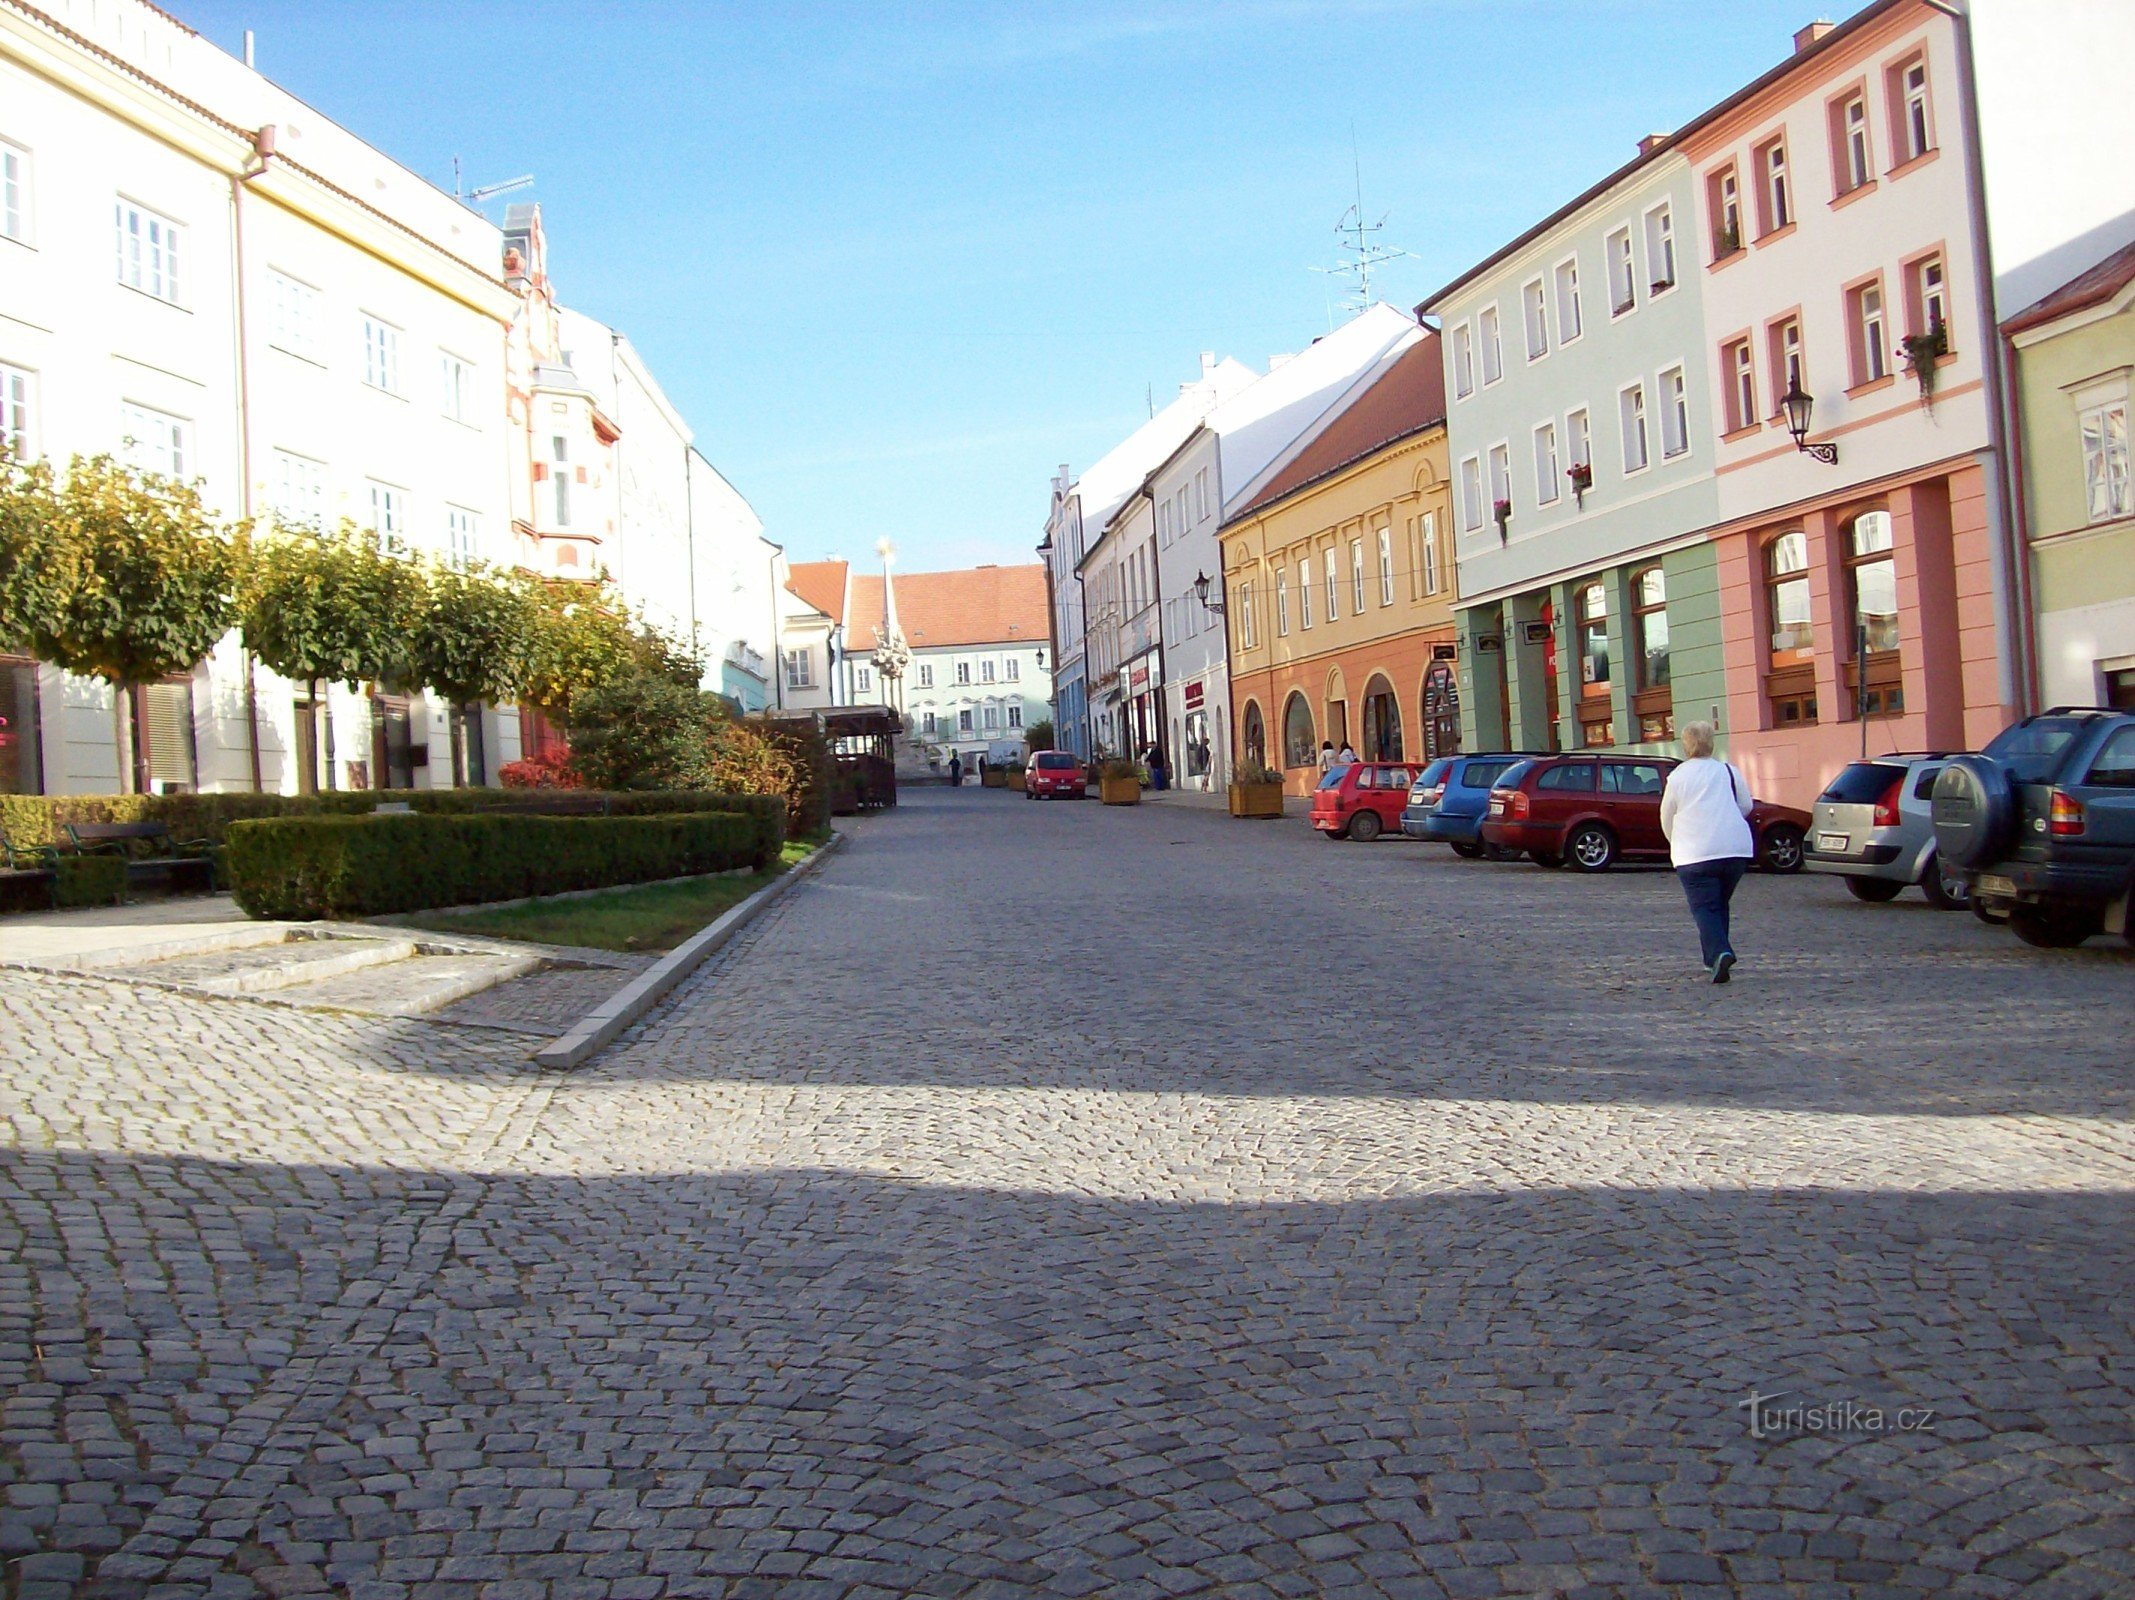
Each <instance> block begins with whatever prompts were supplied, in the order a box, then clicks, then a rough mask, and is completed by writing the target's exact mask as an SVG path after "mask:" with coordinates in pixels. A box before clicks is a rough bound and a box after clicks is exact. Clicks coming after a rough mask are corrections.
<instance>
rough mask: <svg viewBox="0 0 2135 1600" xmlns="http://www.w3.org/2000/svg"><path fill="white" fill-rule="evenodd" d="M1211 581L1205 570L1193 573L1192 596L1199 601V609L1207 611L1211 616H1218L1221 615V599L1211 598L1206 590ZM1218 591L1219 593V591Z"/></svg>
mask: <svg viewBox="0 0 2135 1600" xmlns="http://www.w3.org/2000/svg"><path fill="white" fill-rule="evenodd" d="M1212 581H1213V580H1211V579H1210V577H1209V575H1208V574H1207V573H1205V572H1197V573H1195V574H1194V598H1195V599H1196V600H1199V601H1200V602H1201V609H1202V610H1203V611H1206V612H1208V613H1209V614H1210V615H1211V616H1217V617H1220V616H1222V615H1223V602H1222V601H1221V600H1211V599H1209V597H1208V591H1209V587H1210V584H1211V582H1212ZM1218 592H1219V593H1220V592H1221V591H1218Z"/></svg>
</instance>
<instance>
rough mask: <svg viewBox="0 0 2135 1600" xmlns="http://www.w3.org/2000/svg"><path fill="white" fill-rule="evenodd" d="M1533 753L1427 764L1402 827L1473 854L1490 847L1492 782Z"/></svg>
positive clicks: (1447, 758)
mask: <svg viewBox="0 0 2135 1600" xmlns="http://www.w3.org/2000/svg"><path fill="white" fill-rule="evenodd" d="M1529 759H1531V758H1530V757H1527V756H1522V755H1507V754H1504V753H1503V752H1498V753H1494V754H1489V755H1472V756H1442V757H1440V758H1439V759H1438V760H1436V761H1434V762H1432V763H1431V764H1430V765H1429V766H1427V767H1425V768H1424V769H1423V771H1422V772H1421V773H1419V774H1418V775H1417V778H1416V781H1415V782H1414V783H1413V784H1411V785H1410V786H1409V798H1408V807H1407V809H1406V810H1404V811H1403V812H1402V813H1401V831H1402V832H1403V833H1405V834H1407V835H1408V836H1409V837H1410V838H1411V839H1436V840H1438V841H1439V842H1441V843H1443V844H1449V845H1451V846H1452V847H1453V853H1454V854H1455V855H1458V856H1467V857H1469V858H1470V859H1471V860H1472V859H1473V858H1474V857H1476V856H1479V855H1482V854H1483V853H1484V852H1485V851H1486V850H1487V849H1488V848H1489V847H1488V846H1487V845H1485V844H1484V843H1483V840H1482V827H1483V814H1484V813H1485V812H1487V811H1488V810H1489V809H1490V786H1491V785H1492V784H1494V783H1496V782H1497V781H1498V779H1499V778H1501V777H1503V776H1504V775H1505V773H1506V771H1507V770H1508V769H1509V768H1511V767H1514V766H1517V765H1518V764H1519V763H1520V762H1522V761H1525V760H1529Z"/></svg>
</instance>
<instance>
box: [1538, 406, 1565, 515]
mask: <svg viewBox="0 0 2135 1600" xmlns="http://www.w3.org/2000/svg"><path fill="white" fill-rule="evenodd" d="M1561 471H1562V469H1561V468H1560V467H1559V466H1558V465H1557V425H1556V424H1555V423H1554V422H1545V423H1543V424H1542V426H1541V427H1539V428H1537V429H1535V501H1536V503H1537V504H1539V505H1545V506H1550V505H1555V504H1556V503H1557V497H1558V495H1559V494H1561V493H1562V492H1563V491H1562V490H1560V489H1559V488H1558V487H1557V477H1558V474H1559V473H1560V472H1561Z"/></svg>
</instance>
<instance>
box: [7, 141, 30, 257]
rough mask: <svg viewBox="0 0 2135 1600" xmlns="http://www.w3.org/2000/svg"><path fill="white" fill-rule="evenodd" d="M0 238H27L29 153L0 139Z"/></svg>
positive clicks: (21, 241) (26, 240)
mask: <svg viewBox="0 0 2135 1600" xmlns="http://www.w3.org/2000/svg"><path fill="white" fill-rule="evenodd" d="M0 239H12V240H14V241H15V242H16V243H17V244H28V243H29V242H30V153H29V151H27V150H25V149H23V148H22V146H21V145H19V144H10V143H9V142H8V141H7V140H5V139H0Z"/></svg>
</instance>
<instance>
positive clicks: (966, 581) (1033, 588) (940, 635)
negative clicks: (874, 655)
mask: <svg viewBox="0 0 2135 1600" xmlns="http://www.w3.org/2000/svg"><path fill="white" fill-rule="evenodd" d="M796 570H798V569H796ZM852 614H853V620H852V625H851V627H850V629H849V630H848V632H849V635H850V637H851V638H852V640H853V642H854V643H855V644H856V645H863V646H872V645H873V644H874V643H875V635H876V631H877V629H878V628H879V627H880V625H881V622H882V579H881V577H880V575H871V574H855V575H854V577H853V606H852ZM897 621H898V623H899V624H900V625H901V626H902V627H903V628H904V637H905V642H906V643H907V644H909V645H911V647H912V648H913V649H914V650H929V649H932V650H939V649H942V648H944V647H946V646H949V645H965V644H1045V643H1047V642H1048V641H1049V640H1050V639H1051V637H1052V633H1051V630H1050V629H1049V628H1048V626H1047V624H1046V616H1045V568H1044V567H1043V566H1041V565H1038V564H1036V563H1033V564H1032V565H1030V566H1027V567H990V566H989V567H970V568H967V569H965V570H964V571H961V572H900V573H898V574H897Z"/></svg>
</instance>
